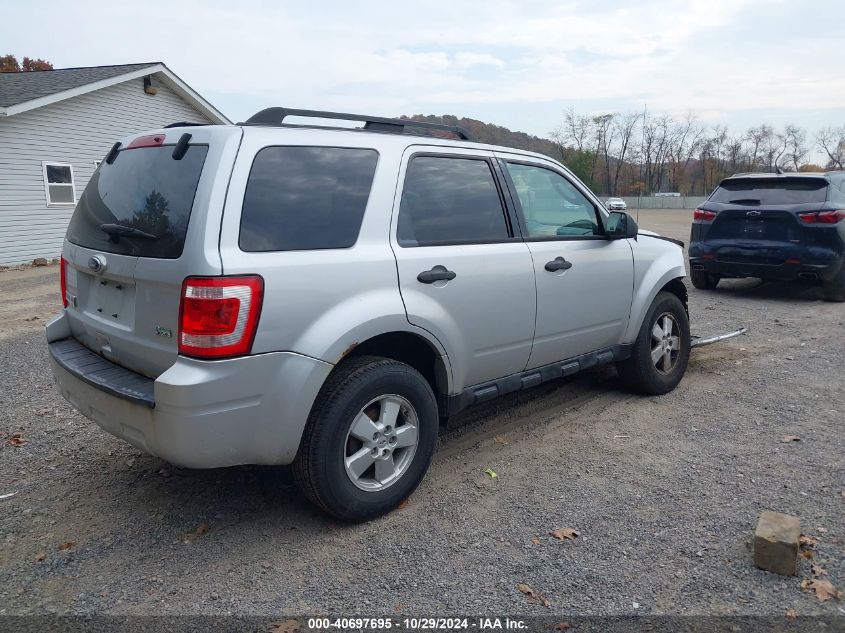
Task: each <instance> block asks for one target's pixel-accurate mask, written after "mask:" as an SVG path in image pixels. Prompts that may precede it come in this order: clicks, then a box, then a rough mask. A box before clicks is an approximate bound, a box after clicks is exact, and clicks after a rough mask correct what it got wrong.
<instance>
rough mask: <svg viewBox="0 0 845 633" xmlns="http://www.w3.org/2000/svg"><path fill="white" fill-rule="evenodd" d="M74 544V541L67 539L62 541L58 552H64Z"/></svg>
mask: <svg viewBox="0 0 845 633" xmlns="http://www.w3.org/2000/svg"><path fill="white" fill-rule="evenodd" d="M74 545H76V541H67V542H66V543H62V544H61V545H59V551H60V552H66V551H67V550H69V549H70V548H72V547H73V546H74Z"/></svg>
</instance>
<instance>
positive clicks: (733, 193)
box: [709, 177, 827, 206]
mask: <svg viewBox="0 0 845 633" xmlns="http://www.w3.org/2000/svg"><path fill="white" fill-rule="evenodd" d="M826 199H827V181H826V180H825V179H823V178H789V177H787V178H736V179H733V180H726V181H724V182H722V184H720V185H719V187H718V188H717V189H716V191H714V192H713V195H712V196H710V200H709V201H710V202H719V203H722V204H742V205H750V206H756V205H764V206H765V205H781V204H805V203H814V202H824V201H825V200H826Z"/></svg>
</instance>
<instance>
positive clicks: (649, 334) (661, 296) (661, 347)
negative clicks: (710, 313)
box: [617, 291, 691, 395]
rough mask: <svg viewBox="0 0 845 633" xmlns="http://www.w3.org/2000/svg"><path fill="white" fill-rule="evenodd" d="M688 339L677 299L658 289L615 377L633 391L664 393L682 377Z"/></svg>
mask: <svg viewBox="0 0 845 633" xmlns="http://www.w3.org/2000/svg"><path fill="white" fill-rule="evenodd" d="M690 342H691V339H690V332H689V318H688V317H687V311H686V310H685V309H684V305H683V304H682V303H681V300H680V299H678V297H677V296H675V295H674V294H672V293H671V292H666V291H662V292H659V293H657V296H656V297H655V299H654V301H653V302H652V304H651V307H650V308H649V309H648V312H647V313H646V316H645V319H643V323H642V326H640V332H639V334H638V335H637V340H636V342H635V343H634V349H633V350H632V353H631V356H630V358H628V359H626V360H624V361H622V362H620V363H619V364H618V365H617V369H618V371H619V376H620V377H621V378H622V381H623V382H624V383H625V385H626V386H627V387H628V388H629V389H630V390H632V391H635V392H637V393H643V394H648V395H661V394H664V393H668V392H670V391H672V389H674V388H675V387H676V386H677V385H678V383H679V382H681V378H683V377H684V373H685V372H686V370H687V363H688V362H689V353H690Z"/></svg>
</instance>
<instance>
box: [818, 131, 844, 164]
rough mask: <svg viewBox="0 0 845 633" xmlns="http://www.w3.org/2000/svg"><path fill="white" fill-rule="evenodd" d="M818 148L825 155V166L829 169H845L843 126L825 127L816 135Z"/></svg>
mask: <svg viewBox="0 0 845 633" xmlns="http://www.w3.org/2000/svg"><path fill="white" fill-rule="evenodd" d="M816 142H817V143H818V144H819V148H821V150H822V151H823V152H824V153H825V154H827V158H828V163H827V166H828V167H829V168H831V169H843V168H845V125H842V126H839V127H833V126H830V127H825V128H822V129H821V130H819V131H818V134H816Z"/></svg>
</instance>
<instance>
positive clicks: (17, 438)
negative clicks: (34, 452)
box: [6, 433, 26, 446]
mask: <svg viewBox="0 0 845 633" xmlns="http://www.w3.org/2000/svg"><path fill="white" fill-rule="evenodd" d="M6 444H8V445H9V446H23V445H24V444H26V440H25V439H23V435H21V434H20V433H12V434H11V435H10V436H9V437H7V438H6Z"/></svg>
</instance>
